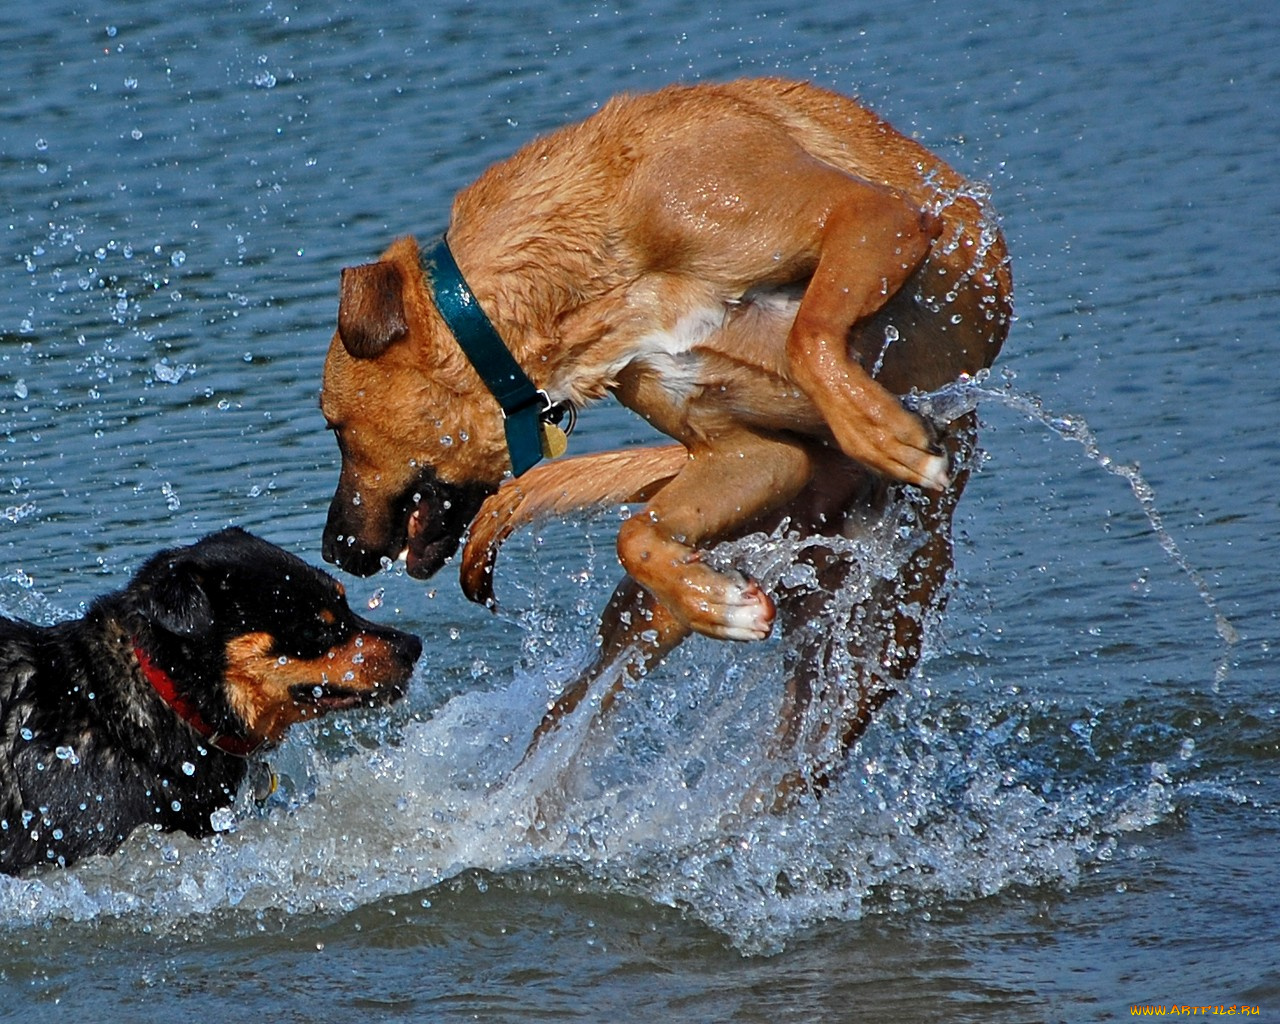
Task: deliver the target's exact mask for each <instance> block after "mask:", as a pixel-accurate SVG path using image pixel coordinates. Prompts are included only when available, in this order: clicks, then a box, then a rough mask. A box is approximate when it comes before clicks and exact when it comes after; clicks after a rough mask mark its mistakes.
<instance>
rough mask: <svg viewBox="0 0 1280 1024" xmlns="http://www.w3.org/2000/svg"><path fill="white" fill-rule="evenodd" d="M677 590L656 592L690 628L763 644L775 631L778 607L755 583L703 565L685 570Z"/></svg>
mask: <svg viewBox="0 0 1280 1024" xmlns="http://www.w3.org/2000/svg"><path fill="white" fill-rule="evenodd" d="M664 582H670V583H674V584H675V585H674V586H670V587H667V588H664V589H663V590H662V591H661V592H660V591H659V590H654V596H655V597H657V598H658V599H659V600H660V601H662V603H663V604H665V605H666V606H667V607H668V609H670V610H671V611H672V612H674V613H675V615H676V616H677V617H678V618H680V619H682V620H683V621H684V622H686V623H687V624H688V625H689V627H690V628H691V629H693V630H695V631H696V632H698V633H702V634H704V635H705V636H710V637H715V638H716V639H717V640H742V641H748V640H763V639H765V638H766V637H767V636H768V635H769V634H770V633H771V632H772V631H773V620H774V618H775V617H776V616H777V607H776V606H775V605H774V603H773V598H771V597H770V596H769V595H768V594H766V593H765V592H764V589H763V588H762V587H761V586H760V584H759V583H757V582H756V581H755V580H753V579H750V578H748V577H746V576H743V575H742V574H741V573H736V572H733V573H726V572H718V571H717V570H715V569H712V568H710V567H709V566H706V565H703V564H702V562H700V561H692V562H689V563H687V564H686V565H685V566H684V567H683V571H682V572H681V573H680V575H679V578H678V579H676V580H672V581H664Z"/></svg>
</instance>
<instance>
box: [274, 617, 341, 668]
mask: <svg viewBox="0 0 1280 1024" xmlns="http://www.w3.org/2000/svg"><path fill="white" fill-rule="evenodd" d="M349 632H350V628H349V627H348V626H347V624H346V623H345V622H344V621H342V620H341V619H339V618H338V616H337V615H335V614H334V613H333V612H332V611H331V610H330V609H328V608H324V609H322V610H321V611H320V612H318V613H317V614H316V615H314V616H310V617H308V618H305V619H302V620H299V621H295V622H294V623H293V624H292V626H291V628H290V629H289V630H288V632H287V634H286V635H284V636H281V637H280V638H279V641H278V643H277V645H276V646H277V647H278V648H280V650H281V652H282V653H285V654H292V655H293V656H294V657H299V658H318V657H320V656H321V655H323V654H324V653H326V652H327V651H329V650H331V649H333V648H334V647H339V646H341V645H342V644H343V643H344V642H345V641H346V638H347V634H348V633H349Z"/></svg>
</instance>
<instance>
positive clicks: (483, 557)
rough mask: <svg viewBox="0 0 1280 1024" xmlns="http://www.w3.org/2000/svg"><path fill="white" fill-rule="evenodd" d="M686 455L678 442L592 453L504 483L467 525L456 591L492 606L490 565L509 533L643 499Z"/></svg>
mask: <svg viewBox="0 0 1280 1024" xmlns="http://www.w3.org/2000/svg"><path fill="white" fill-rule="evenodd" d="M688 457H689V455H688V452H687V451H686V450H685V448H684V446H683V445H679V444H672V445H662V446H660V447H657V448H627V449H619V450H616V451H607V452H595V453H593V454H590V455H579V456H577V457H575V458H572V459H561V460H558V461H556V462H548V463H544V464H543V465H541V466H537V467H535V468H534V469H531V470H530V471H529V472H527V473H525V474H524V475H523V476H520V477H516V478H514V479H509V480H507V481H506V482H505V483H504V484H503V485H502V486H501V487H500V488H498V492H497V493H496V494H494V495H492V496H491V497H489V498H488V499H486V501H485V503H484V504H483V505H481V506H480V511H479V512H477V513H476V517H475V519H473V520H472V521H471V527H470V531H469V534H468V536H467V545H466V547H465V548H464V549H463V552H462V568H461V577H462V592H463V593H464V594H466V595H467V597H468V598H469V599H470V600H472V601H475V602H476V603H478V604H483V605H486V606H487V607H489V608H495V607H496V606H497V603H496V601H495V600H494V596H493V566H494V563H495V562H496V561H497V558H498V548H500V547H501V546H502V542H503V541H505V540H506V539H507V537H509V536H510V535H511V534H512V533H513V532H514V531H515V530H517V529H519V528H520V527H522V526H525V525H527V524H528V523H532V522H536V521H537V520H539V519H545V518H547V517H548V516H557V515H566V514H568V513H570V512H580V511H583V510H586V509H592V508H603V507H607V506H610V505H622V504H626V503H627V502H633V501H648V500H649V499H650V498H651V497H653V495H655V494H657V493H658V491H660V490H661V489H662V488H663V487H665V486H666V485H667V484H668V483H669V482H670V481H671V478H672V477H674V476H675V475H676V474H677V473H679V472H680V470H681V469H682V468H683V467H684V464H685V462H686V461H687V460H688Z"/></svg>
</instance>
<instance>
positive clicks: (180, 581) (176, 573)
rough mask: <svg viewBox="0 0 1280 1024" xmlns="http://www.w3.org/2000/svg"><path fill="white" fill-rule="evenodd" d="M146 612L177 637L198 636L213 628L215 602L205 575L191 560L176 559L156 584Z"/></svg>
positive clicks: (154, 622)
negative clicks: (210, 599)
mask: <svg viewBox="0 0 1280 1024" xmlns="http://www.w3.org/2000/svg"><path fill="white" fill-rule="evenodd" d="M143 611H144V613H145V614H146V616H147V618H148V619H149V620H150V622H151V623H152V624H153V625H156V626H159V627H160V628H161V629H163V630H165V631H166V632H168V633H172V634H174V635H175V636H180V637H186V638H188V639H194V638H196V637H202V636H205V635H206V634H208V632H209V630H211V629H212V628H213V605H212V604H211V602H210V601H209V595H208V593H207V592H206V590H205V579H204V574H203V573H202V572H201V571H200V568H199V566H197V565H194V564H193V563H191V562H189V561H172V562H170V563H169V564H168V565H167V566H166V567H165V568H164V570H163V571H162V572H161V573H160V574H159V575H158V576H157V578H156V579H155V581H154V582H153V583H152V585H151V587H150V589H149V591H148V593H147V596H146V599H145V601H144V608H143Z"/></svg>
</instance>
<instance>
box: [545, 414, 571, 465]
mask: <svg viewBox="0 0 1280 1024" xmlns="http://www.w3.org/2000/svg"><path fill="white" fill-rule="evenodd" d="M568 450H569V436H568V435H567V434H566V433H565V432H564V431H563V430H561V429H560V426H559V424H556V423H547V422H546V421H544V422H543V424H542V454H543V456H544V457H545V458H548V459H558V458H559V457H560V456H561V455H563V454H564V453H565V452H566V451H568Z"/></svg>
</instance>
